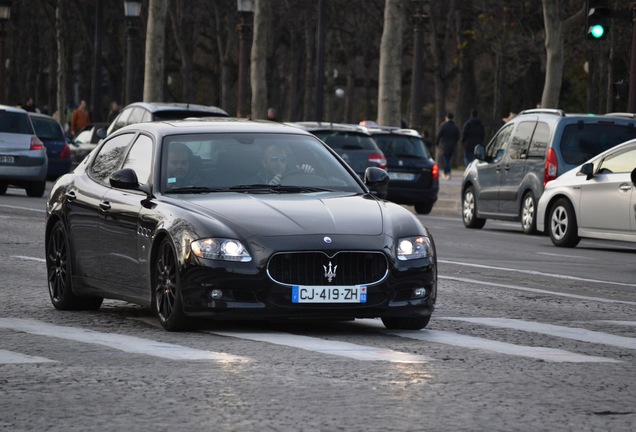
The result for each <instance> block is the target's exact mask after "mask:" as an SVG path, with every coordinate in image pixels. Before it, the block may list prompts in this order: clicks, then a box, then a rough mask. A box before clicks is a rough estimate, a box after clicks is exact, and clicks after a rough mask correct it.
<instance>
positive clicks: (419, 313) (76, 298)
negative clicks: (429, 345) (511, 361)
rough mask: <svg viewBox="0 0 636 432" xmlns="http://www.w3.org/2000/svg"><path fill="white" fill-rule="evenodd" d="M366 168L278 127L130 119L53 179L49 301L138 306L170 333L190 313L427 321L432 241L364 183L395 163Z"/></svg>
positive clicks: (432, 295)
mask: <svg viewBox="0 0 636 432" xmlns="http://www.w3.org/2000/svg"><path fill="white" fill-rule="evenodd" d="M365 178H366V184H365V183H363V182H362V181H361V179H360V178H359V177H358V176H357V175H356V174H355V172H354V171H353V170H352V169H351V168H350V167H349V166H348V165H347V164H346V163H345V162H344V161H343V160H342V159H341V158H340V157H339V156H338V155H337V154H336V153H335V152H334V151H333V150H332V149H331V148H329V147H328V146H327V145H325V144H324V143H323V142H322V141H320V140H319V139H317V138H316V137H315V136H313V135H312V134H310V133H308V132H305V131H303V130H300V129H298V128H295V127H289V126H285V125H282V124H280V123H273V122H251V121H247V120H238V119H216V120H215V119H190V120H183V121H170V122H167V121H166V122H152V123H139V124H135V125H131V126H127V127H125V128H122V129H120V130H118V131H117V132H115V133H113V134H112V135H110V136H108V137H107V138H106V139H105V140H104V141H102V142H101V143H100V144H99V145H98V147H97V148H96V149H95V151H93V152H92V153H91V154H90V155H89V156H88V157H87V158H86V159H84V161H83V162H82V163H81V164H80V165H79V166H78V167H77V168H76V169H75V170H74V171H73V173H70V174H67V175H65V176H63V177H61V178H60V179H58V181H57V182H56V183H55V185H54V186H53V188H52V190H51V194H50V196H49V199H48V202H47V205H46V212H47V221H46V229H45V248H46V266H47V273H48V281H49V295H50V299H51V301H52V303H53V305H54V306H55V307H56V308H58V309H97V308H99V307H100V305H101V303H102V299H103V298H115V299H121V300H126V301H129V302H133V303H138V304H141V305H144V306H149V307H151V308H152V310H153V311H154V313H155V314H156V316H157V317H158V319H159V322H160V323H161V325H162V326H163V327H164V328H165V329H167V330H179V329H184V328H188V327H190V326H191V325H192V324H193V319H194V318H209V319H235V320H246V319H280V318H288V319H332V320H350V319H355V318H371V317H380V318H381V319H382V321H383V322H384V324H385V326H387V327H389V328H402V329H420V328H423V327H425V326H426V325H427V324H428V322H429V319H430V316H431V313H432V312H433V308H434V304H435V301H436V297H437V257H436V252H435V244H434V241H433V237H432V236H431V234H430V232H429V231H428V230H427V229H426V228H425V227H424V226H423V225H422V224H421V223H420V221H419V220H418V219H417V217H416V216H415V215H413V213H411V212H410V211H408V210H407V209H405V208H403V207H402V206H400V205H398V204H394V203H391V202H386V201H383V200H380V199H379V198H377V197H376V196H374V195H373V194H371V193H370V188H373V187H375V186H376V183H387V182H388V176H387V174H386V171H384V170H382V169H380V168H377V167H370V168H367V172H366V175H365ZM96 245H99V247H96Z"/></svg>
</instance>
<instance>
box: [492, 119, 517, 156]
mask: <svg viewBox="0 0 636 432" xmlns="http://www.w3.org/2000/svg"><path fill="white" fill-rule="evenodd" d="M512 129H513V125H512V124H510V125H506V126H504V127H503V128H502V129H501V130H500V131H499V133H497V135H496V136H495V137H494V138H493V139H492V141H490V144H488V147H486V159H487V160H488V161H490V162H495V163H496V162H499V161H500V160H501V159H502V158H503V155H504V154H505V152H506V148H507V147H508V144H509V143H510V134H511V133H512Z"/></svg>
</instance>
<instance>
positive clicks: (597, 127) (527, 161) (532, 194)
mask: <svg viewBox="0 0 636 432" xmlns="http://www.w3.org/2000/svg"><path fill="white" fill-rule="evenodd" d="M633 138H636V115H634V114H629V113H625V114H623V113H613V114H606V115H587V114H566V113H565V112H563V111H562V110H556V109H532V110H527V111H523V112H521V113H520V114H518V115H517V116H516V117H514V118H513V119H512V120H511V121H509V122H507V123H506V124H504V125H503V126H502V127H501V128H500V129H499V131H498V132H497V133H496V134H495V136H494V137H493V138H492V139H491V140H490V142H489V143H488V144H487V145H486V146H485V147H484V146H481V145H479V146H477V147H476V148H475V157H476V159H475V160H474V161H473V162H471V163H470V164H469V165H468V166H467V167H466V170H465V171H464V176H463V179H462V219H463V222H464V226H466V227H467V228H482V227H483V226H484V224H485V223H486V220H487V219H500V220H510V221H520V222H521V229H522V230H523V232H524V233H526V234H532V233H535V232H536V229H537V223H536V208H537V202H538V200H539V197H541V194H542V193H543V188H544V186H545V184H546V183H547V182H548V181H550V180H554V179H556V178H557V177H558V176H560V175H561V174H563V173H565V172H567V171H569V170H571V169H573V168H575V167H577V166H578V165H580V164H582V163H583V162H585V161H586V160H588V159H590V158H592V157H594V156H596V155H597V154H599V153H601V152H603V151H605V150H607V149H609V148H612V147H614V146H616V145H618V144H620V143H622V142H624V141H628V140H630V139H633Z"/></svg>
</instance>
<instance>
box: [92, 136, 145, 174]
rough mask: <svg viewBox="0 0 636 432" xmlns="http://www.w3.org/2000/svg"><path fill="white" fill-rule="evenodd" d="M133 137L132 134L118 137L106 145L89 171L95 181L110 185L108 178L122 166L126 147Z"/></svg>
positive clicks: (100, 150)
mask: <svg viewBox="0 0 636 432" xmlns="http://www.w3.org/2000/svg"><path fill="white" fill-rule="evenodd" d="M133 136H134V134H132V133H129V134H123V135H118V136H116V137H114V138H112V139H110V140H108V141H106V142H105V143H104V145H103V146H102V147H101V148H100V149H99V153H98V154H97V156H96V157H95V160H94V161H93V164H92V165H91V167H90V169H89V171H88V173H89V175H90V176H91V177H92V178H93V179H94V180H95V181H98V182H100V183H104V184H108V177H110V175H111V174H112V173H113V172H114V171H116V170H117V169H118V168H119V166H120V165H121V161H122V159H123V158H124V153H125V152H126V147H127V146H128V144H129V143H130V140H131V139H132V138H133Z"/></svg>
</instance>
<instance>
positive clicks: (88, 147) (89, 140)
mask: <svg viewBox="0 0 636 432" xmlns="http://www.w3.org/2000/svg"><path fill="white" fill-rule="evenodd" d="M107 126H108V123H106V122H96V123H90V124H88V125H87V126H86V127H85V128H84V129H82V130H81V131H79V132H78V133H77V134H76V135H75V137H74V138H73V141H72V144H71V160H72V161H73V162H72V163H73V164H74V165H77V164H79V163H80V162H81V161H82V160H83V159H84V158H85V157H86V156H87V155H88V154H89V153H90V152H92V151H93V149H94V148H95V147H97V144H98V143H99V141H100V140H101V138H100V136H99V135H100V134H99V133H98V131H99V130H100V129H103V128H105V127H107Z"/></svg>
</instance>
